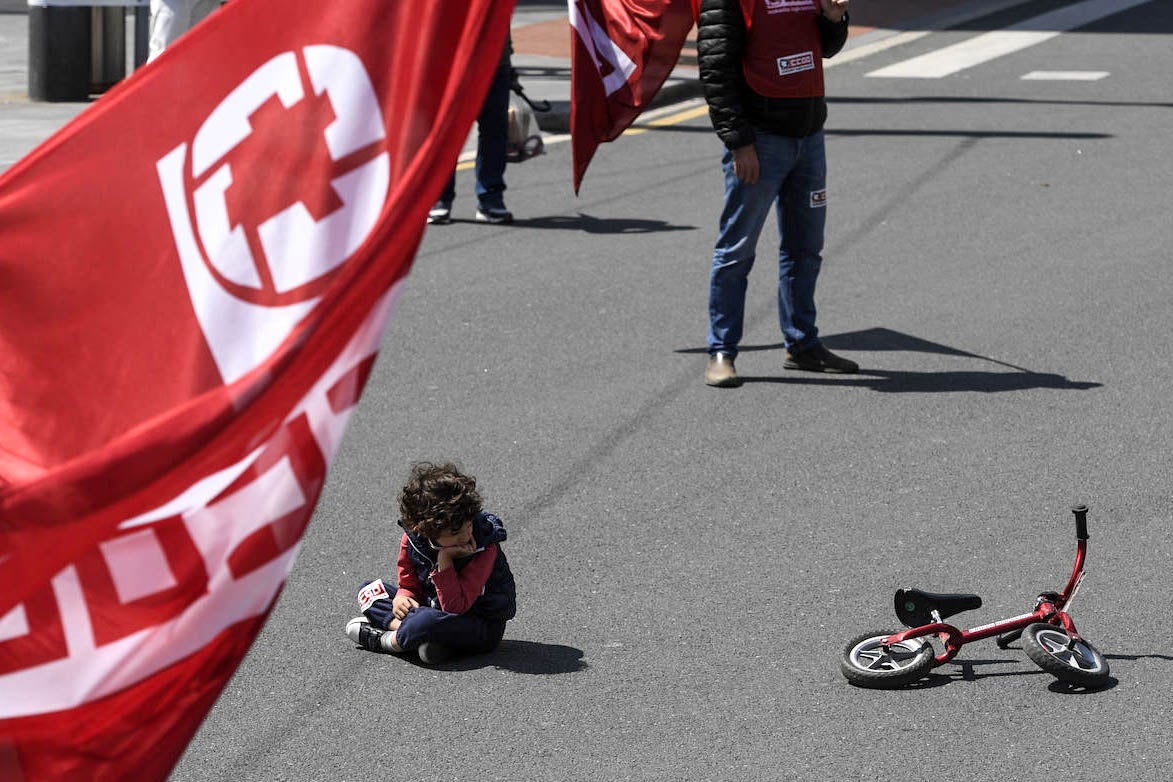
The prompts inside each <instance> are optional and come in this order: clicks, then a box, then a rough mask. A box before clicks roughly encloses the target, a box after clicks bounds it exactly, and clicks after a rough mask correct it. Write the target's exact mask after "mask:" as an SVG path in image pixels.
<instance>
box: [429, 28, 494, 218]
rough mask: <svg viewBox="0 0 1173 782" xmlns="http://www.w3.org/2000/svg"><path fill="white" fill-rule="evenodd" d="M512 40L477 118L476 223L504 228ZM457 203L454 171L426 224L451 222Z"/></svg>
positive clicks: (490, 84) (430, 212) (490, 83)
mask: <svg viewBox="0 0 1173 782" xmlns="http://www.w3.org/2000/svg"><path fill="white" fill-rule="evenodd" d="M512 55H513V39H512V38H511V37H508V36H507V37H506V39H505V49H504V51H502V52H501V59H500V60H498V62H497V70H496V71H495V72H494V73H493V81H491V82H489V91H488V93H487V94H486V95H485V102H484V103H482V104H481V113H480V114H478V115H477V162H476V194H477V211H476V221H477V222H478V223H492V224H493V225H504V224H508V223H512V222H513V212H510V211H509V210H508V209H506V208H505V163H506V162H507V153H508V151H509V90H510V86H511V85H512V83H513V65H512V59H511V58H512ZM454 200H456V172H455V171H454V172H452V178H451V179H449V180H448V185H447V186H446V187H445V188H444V192H443V193H441V194H440V200H439V201H437V202H436V203H435V205H434V206H433V207H432V208H431V210H430V211H429V212H428V224H429V225H444V224H445V223H449V222H452V202H453V201H454Z"/></svg>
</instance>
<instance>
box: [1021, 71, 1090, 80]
mask: <svg viewBox="0 0 1173 782" xmlns="http://www.w3.org/2000/svg"><path fill="white" fill-rule="evenodd" d="M1108 76H1109V73H1108V71H1031V72H1030V73H1024V74H1023V75H1022V76H1021V77H1020V78H1022V80H1023V81H1099V80H1100V79H1105V78H1107V77H1108Z"/></svg>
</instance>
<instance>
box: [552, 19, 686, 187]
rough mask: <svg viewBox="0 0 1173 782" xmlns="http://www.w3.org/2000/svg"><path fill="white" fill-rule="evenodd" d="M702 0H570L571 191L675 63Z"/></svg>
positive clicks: (654, 91)
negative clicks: (600, 149)
mask: <svg viewBox="0 0 1173 782" xmlns="http://www.w3.org/2000/svg"><path fill="white" fill-rule="evenodd" d="M697 2H699V0H570V24H571V27H572V32H571V38H572V39H573V44H572V46H573V48H572V51H571V60H570V70H571V78H570V136H571V147H572V148H573V153H574V192H575V193H577V192H578V187H579V185H580V184H581V183H582V177H583V174H585V173H586V169H587V166H588V165H590V162H591V158H592V157H594V154H595V150H596V149H597V148H598V146H599V144H601V143H603V142H604V141H613V140H614V139H616V138H618V137H619V135H620V134H621V133H623V131H625V130H627V128H628V127H629V126H630V125H631V123H632V122H634V121H635V118H636V117H638V116H639V115H640V113H641V112H642V111H643V110H644V109H646V108H647V107H648V106H649V105H650V104H651V102H652V98H654V97H655V96H656V93H657V92H658V91H659V89H660V87H661V85H663V84H664V80H665V79H667V78H668V75H669V74H671V73H672V69H673V68H675V67H676V61H677V59H679V57H680V50H681V49H682V48H683V47H684V41H685V39H686V38H687V37H688V32H689V30H691V29H692V25H693V22H694V21H695V20H694V13H693V5H694V3H697Z"/></svg>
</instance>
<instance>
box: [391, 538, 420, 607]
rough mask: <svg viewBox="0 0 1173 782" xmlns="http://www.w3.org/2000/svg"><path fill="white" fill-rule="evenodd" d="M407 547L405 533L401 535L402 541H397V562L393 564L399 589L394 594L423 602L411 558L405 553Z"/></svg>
mask: <svg viewBox="0 0 1173 782" xmlns="http://www.w3.org/2000/svg"><path fill="white" fill-rule="evenodd" d="M408 545H409V544H408V542H407V533H406V532H405V533H404V534H403V540H401V541H399V560H398V561H397V562H396V564H395V568H396V571H397V576H398V578H399V589H398V591H396V592H395V594H396V595H407V596H408V597H410V598H412V599H413V600H423V595H424V588H423V584H421V583H420V580H419V579H418V578H416V575H415V568H414V567H412V564H411V557H410V556H408V553H407V547H408Z"/></svg>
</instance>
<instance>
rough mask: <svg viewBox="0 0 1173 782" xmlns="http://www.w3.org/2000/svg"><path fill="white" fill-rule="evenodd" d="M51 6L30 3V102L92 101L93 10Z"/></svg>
mask: <svg viewBox="0 0 1173 782" xmlns="http://www.w3.org/2000/svg"><path fill="white" fill-rule="evenodd" d="M50 3H52V0H29V98H30V99H32V100H41V101H84V100H88V99H89V97H90V68H91V65H92V63H91V62H90V59H91V40H90V37H91V34H92V19H93V13H92V10H91V9H90V8H89V7H86V6H75V5H51V4H50Z"/></svg>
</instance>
